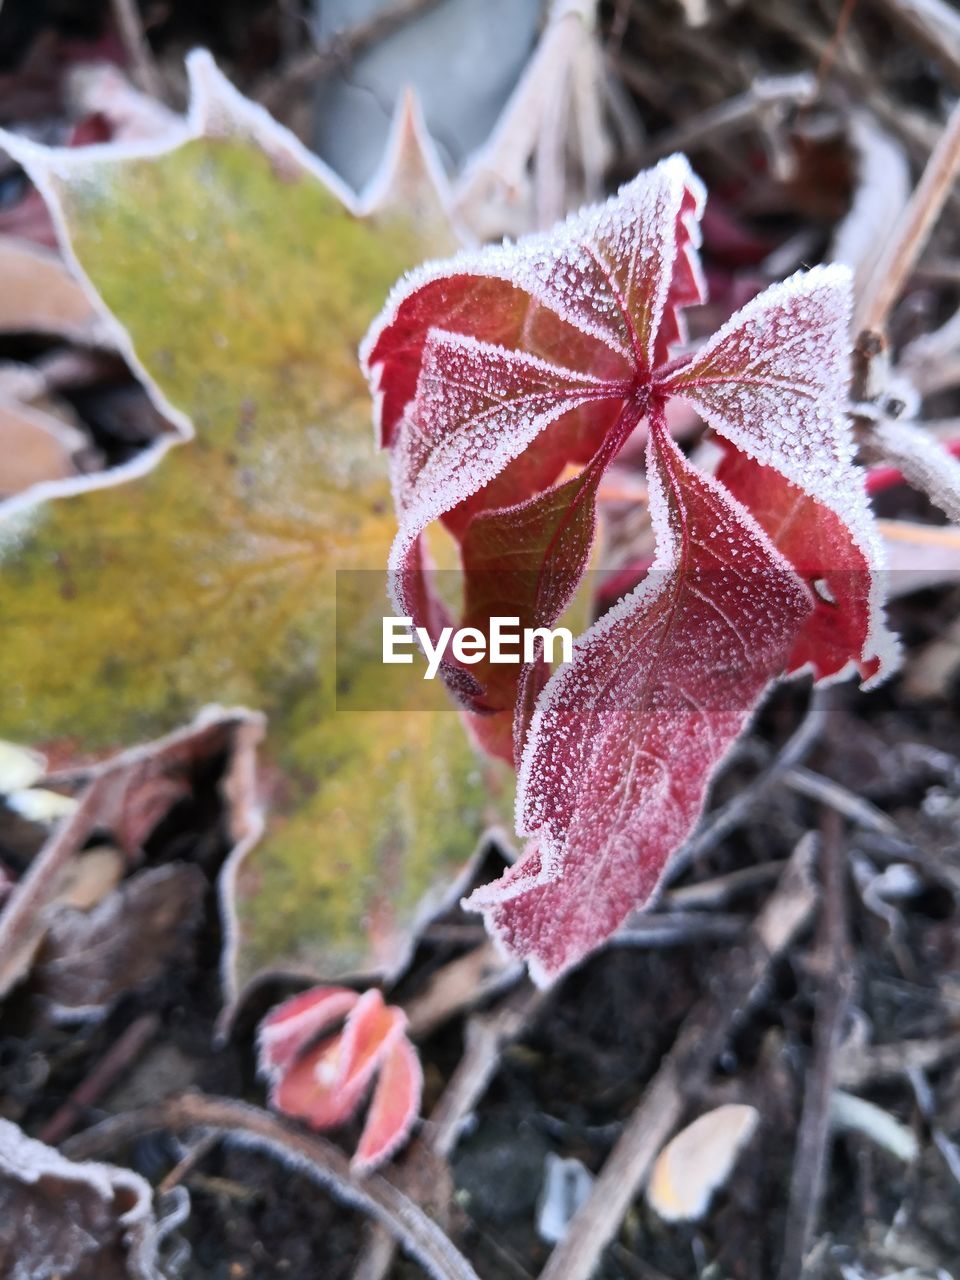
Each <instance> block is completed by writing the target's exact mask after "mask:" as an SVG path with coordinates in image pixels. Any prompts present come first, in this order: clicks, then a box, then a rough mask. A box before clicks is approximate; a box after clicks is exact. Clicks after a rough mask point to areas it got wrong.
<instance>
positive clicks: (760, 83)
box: [643, 72, 817, 164]
mask: <svg viewBox="0 0 960 1280" xmlns="http://www.w3.org/2000/svg"><path fill="white" fill-rule="evenodd" d="M816 92H817V81H816V79H815V78H814V77H813V76H811V75H809V74H808V73H807V72H801V73H800V74H799V75H792V76H770V77H767V78H763V77H758V78H757V79H756V80H755V81H754V82H753V83H752V84H751V85H750V87H749V88H748V89H746V90H745V91H744V92H743V93H738V94H737V95H736V97H734V98H729V99H728V100H727V101H726V102H721V103H718V104H717V105H716V106H713V107H708V108H707V109H706V110H705V111H701V112H699V113H698V114H697V115H695V116H693V117H692V118H691V119H689V120H684V121H682V122H681V123H680V124H678V125H674V126H673V127H672V128H671V129H665V130H664V131H663V132H662V133H659V134H656V135H655V136H654V137H653V138H651V139H650V141H649V143H648V144H647V145H646V146H645V147H644V149H643V159H644V162H645V163H647V164H649V163H651V162H652V161H654V160H658V159H660V157H661V156H668V155H671V154H672V153H673V152H674V151H691V150H696V149H698V148H700V147H703V146H709V145H711V144H713V143H716V142H717V141H719V139H721V138H725V137H728V136H729V135H730V134H731V133H734V132H736V131H737V130H739V129H743V128H744V127H746V126H748V125H751V124H752V123H753V122H754V121H755V120H756V119H757V118H758V117H759V116H762V115H763V113H764V112H766V111H769V110H770V109H771V108H777V107H781V108H782V107H791V106H799V105H802V104H804V103H807V102H811V101H812V100H813V98H814V96H815V95H816Z"/></svg>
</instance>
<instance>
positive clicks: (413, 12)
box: [257, 0, 440, 115]
mask: <svg viewBox="0 0 960 1280" xmlns="http://www.w3.org/2000/svg"><path fill="white" fill-rule="evenodd" d="M439 2H440V0H396V3H395V4H392V5H391V6H390V7H389V8H387V9H381V10H379V11H378V12H376V13H374V14H373V15H372V16H371V17H369V18H367V20H366V21H365V22H358V23H357V24H356V26H353V27H350V29H349V30H347V31H341V32H338V33H337V34H336V35H335V36H332V37H331V38H330V39H329V40H328V41H326V42H325V43H324V44H322V45H320V46H319V47H317V48H315V49H310V50H308V51H307V52H306V53H302V54H300V55H299V56H298V57H296V58H294V59H293V60H292V61H291V62H290V64H289V65H288V66H287V67H285V68H284V69H283V70H282V71H281V72H280V74H279V75H278V76H276V77H272V78H271V79H270V81H269V82H268V83H267V84H266V85H265V87H264V88H263V89H262V90H261V92H260V93H259V94H257V98H258V100H259V101H260V102H261V103H262V104H263V106H265V107H266V108H267V110H268V111H271V112H273V114H274V115H277V114H282V112H283V111H284V110H286V108H287V107H288V106H289V105H290V101H291V99H292V98H295V97H296V95H297V94H298V93H300V92H301V91H302V90H304V89H307V88H309V87H310V85H312V84H314V83H316V81H318V80H320V79H321V78H322V77H323V76H325V75H328V74H329V73H330V72H331V71H332V70H333V69H334V68H335V67H338V66H344V65H347V64H349V63H350V62H352V61H353V60H354V59H355V58H357V57H359V55H360V54H361V53H363V52H364V50H366V49H369V48H370V47H371V45H374V44H376V43H377V42H378V41H379V40H383V39H384V38H385V37H386V36H388V35H390V33H391V32H393V31H395V30H396V29H397V28H398V27H401V26H403V24H404V23H406V22H409V21H410V20H411V19H412V18H415V17H417V16H418V15H419V14H421V13H426V11H427V10H428V9H432V8H434V7H435V6H436V5H437V4H439Z"/></svg>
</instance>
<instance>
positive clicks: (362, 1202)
mask: <svg viewBox="0 0 960 1280" xmlns="http://www.w3.org/2000/svg"><path fill="white" fill-rule="evenodd" d="M156 1129H167V1130H170V1131H171V1132H173V1133H182V1132H183V1131H185V1130H188V1129H206V1130H212V1131H215V1132H217V1133H220V1134H221V1135H222V1136H223V1137H224V1138H225V1139H227V1140H228V1141H230V1142H236V1143H239V1144H241V1145H243V1146H246V1147H251V1148H253V1149H254V1150H258V1151H264V1152H266V1153H267V1154H268V1155H272V1156H275V1157H277V1158H278V1159H280V1160H281V1161H283V1162H284V1163H285V1164H286V1165H287V1166H288V1167H293V1168H295V1169H297V1170H299V1171H300V1172H301V1173H303V1174H305V1175H306V1176H307V1177H309V1178H312V1179H313V1180H314V1181H315V1182H318V1183H320V1184H321V1185H322V1186H324V1187H326V1188H327V1190H329V1191H330V1192H331V1193H332V1194H333V1195H334V1196H336V1197H337V1198H338V1199H339V1200H341V1201H344V1202H345V1203H347V1204H350V1205H352V1206H354V1207H355V1208H357V1209H360V1210H362V1211H363V1212H364V1213H368V1214H369V1215H370V1216H371V1217H372V1218H375V1219H376V1220H377V1221H378V1222H381V1223H383V1225H384V1226H385V1227H386V1228H387V1230H388V1231H390V1233H391V1234H392V1235H393V1236H394V1237H395V1238H396V1239H397V1240H398V1241H399V1243H400V1244H401V1245H402V1246H403V1247H404V1248H405V1249H407V1250H409V1252H410V1253H411V1254H413V1256H414V1257H415V1258H416V1259H417V1260H418V1261H419V1262H420V1263H421V1264H422V1265H423V1267H424V1268H425V1269H426V1270H427V1272H428V1273H429V1274H430V1275H431V1276H435V1277H438V1280H479V1278H478V1276H477V1273H476V1272H475V1271H474V1269H473V1267H471V1265H470V1263H469V1262H467V1260H466V1258H464V1257H463V1255H462V1254H461V1253H459V1252H458V1251H457V1249H456V1248H455V1247H454V1246H453V1244H451V1242H450V1240H449V1239H448V1238H447V1236H445V1235H444V1233H443V1232H442V1231H441V1230H440V1228H439V1227H438V1226H437V1224H436V1223H435V1222H432V1221H431V1220H430V1218H428V1217H427V1215H426V1214H425V1213H424V1212H423V1210H422V1209H419V1208H418V1207H417V1206H416V1205H415V1204H414V1203H413V1201H412V1200H410V1199H409V1197H408V1196H405V1195H404V1194H403V1192H402V1191H398V1190H397V1188H396V1187H394V1186H392V1185H391V1184H390V1183H389V1182H387V1181H386V1179H384V1178H381V1177H379V1176H378V1175H376V1174H374V1175H372V1176H370V1177H367V1178H358V1177H357V1176H356V1175H355V1174H353V1173H352V1172H351V1170H350V1164H349V1161H348V1160H347V1157H346V1156H345V1155H344V1154H343V1152H342V1151H340V1150H339V1149H338V1148H337V1147H335V1146H334V1145H333V1144H332V1143H330V1142H327V1141H326V1140H325V1139H324V1138H321V1137H318V1136H317V1135H316V1134H312V1133H306V1132H304V1131H303V1130H300V1129H295V1128H293V1127H292V1126H290V1125H288V1124H286V1123H284V1122H283V1121H282V1120H278V1119H277V1118H276V1117H275V1116H272V1115H270V1114H269V1113H268V1112H266V1111H262V1110H261V1109H260V1108H259V1107H251V1106H249V1105H248V1104H247V1103H244V1102H234V1101H233V1100H232V1099H230V1098H213V1097H206V1096H204V1095H203V1094H191V1093H188V1094H183V1095H182V1096H180V1097H177V1098H170V1099H169V1100H168V1101H166V1102H162V1103H159V1104H158V1105H157V1106H152V1107H143V1108H141V1109H139V1110H137V1111H125V1112H123V1113H122V1114H121V1115H117V1116H111V1117H110V1119H108V1120H104V1121H102V1122H101V1123H100V1124H98V1125H95V1126H94V1127H93V1128H92V1129H87V1130H86V1131H85V1132H83V1133H80V1134H78V1135H77V1136H76V1137H75V1138H71V1139H70V1140H69V1141H68V1142H67V1143H66V1144H65V1146H64V1152H65V1153H66V1154H68V1155H69V1157H70V1158H71V1159H73V1160H94V1159H98V1158H100V1157H102V1156H104V1155H107V1154H108V1153H109V1152H111V1151H113V1150H114V1149H115V1148H116V1147H118V1146H121V1145H122V1144H123V1143H125V1142H130V1141H132V1140H133V1139H134V1138H139V1137H140V1136H141V1135H142V1134H144V1133H150V1132H152V1131H153V1130H156Z"/></svg>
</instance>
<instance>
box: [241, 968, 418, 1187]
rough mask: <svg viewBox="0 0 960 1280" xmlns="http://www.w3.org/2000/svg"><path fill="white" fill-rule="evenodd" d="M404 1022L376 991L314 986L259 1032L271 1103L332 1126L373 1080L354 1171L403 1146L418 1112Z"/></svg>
mask: <svg viewBox="0 0 960 1280" xmlns="http://www.w3.org/2000/svg"><path fill="white" fill-rule="evenodd" d="M340 1024H342V1026H341V1025H340ZM406 1026H407V1019H406V1015H405V1014H404V1013H403V1011H402V1010H401V1009H397V1008H395V1007H394V1006H392V1005H388V1004H385V1003H384V1000H383V996H382V995H381V994H380V992H379V991H377V990H371V991H367V992H365V993H364V994H363V995H358V994H357V992H356V991H351V990H350V989H349V988H347V987H313V988H312V989H311V990H309V991H304V992H302V993H301V994H300V995H297V996H293V997H292V998H291V999H290V1000H286V1001H284V1003H283V1004H280V1005H277V1007H276V1008H275V1009H274V1010H273V1011H272V1012H271V1013H270V1014H268V1015H267V1017H266V1018H264V1020H263V1022H262V1023H261V1024H260V1029H259V1032H258V1035H257V1045H258V1050H259V1067H260V1074H261V1075H263V1076H265V1077H266V1078H267V1079H268V1080H269V1081H270V1105H271V1106H273V1107H275V1108H276V1109H277V1110H278V1111H282V1112H284V1113H285V1114H286V1115H288V1116H294V1117H296V1118H297V1119H301V1120H306V1122H307V1123H308V1124H309V1125H311V1126H312V1127H313V1128H314V1129H332V1128H335V1127H336V1126H337V1125H341V1124H344V1123H346V1121H348V1120H349V1119H351V1117H352V1116H353V1115H355V1114H356V1112H357V1111H359V1109H360V1107H361V1105H362V1103H363V1101H364V1099H365V1098H366V1096H367V1094H368V1093H369V1092H370V1088H371V1085H373V1097H372V1100H371V1102H370V1107H369V1110H368V1112H367V1118H366V1122H365V1123H364V1126H363V1132H362V1133H361V1135H360V1142H359V1145H358V1146H357V1150H356V1152H355V1154H354V1156H353V1160H352V1161H351V1167H352V1168H353V1170H354V1171H355V1172H357V1173H368V1172H370V1171H371V1170H372V1169H375V1168H376V1167H377V1166H378V1165H380V1164H382V1163H383V1162H384V1161H385V1160H387V1159H389V1158H390V1156H392V1155H393V1153H394V1152H395V1151H396V1150H397V1149H398V1148H399V1147H400V1146H401V1145H402V1143H403V1142H404V1141H405V1140H406V1138H407V1137H408V1135H409V1133H410V1129H411V1127H412V1126H413V1123H414V1121H415V1120H416V1118H417V1115H418V1114H419V1111H420V1095H421V1092H422V1088H423V1073H422V1071H421V1069H420V1060H419V1058H418V1057H417V1052H416V1050H415V1049H414V1047H413V1045H412V1044H411V1043H410V1041H409V1039H408V1038H407V1034H406ZM338 1027H339V1029H338V1030H334V1028H338ZM326 1033H331V1034H326ZM374 1080H376V1084H375V1085H374V1084H373V1082H374Z"/></svg>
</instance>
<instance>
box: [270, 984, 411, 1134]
mask: <svg viewBox="0 0 960 1280" xmlns="http://www.w3.org/2000/svg"><path fill="white" fill-rule="evenodd" d="M405 1025H406V1017H405V1016H404V1014H403V1012H402V1010H400V1009H396V1008H394V1007H393V1006H391V1005H385V1004H384V1003H383V996H382V995H381V994H380V992H379V991H377V990H372V991H367V992H365V993H364V994H363V995H362V996H361V997H360V999H359V1000H358V1001H357V1002H356V1004H355V1005H354V1007H353V1010H352V1011H351V1013H350V1015H349V1016H348V1018H347V1021H346V1024H345V1026H344V1029H343V1031H342V1032H341V1034H340V1035H338V1036H334V1037H332V1038H331V1039H329V1040H326V1041H324V1042H323V1043H321V1044H319V1045H317V1047H316V1048H314V1049H311V1050H308V1051H307V1052H306V1053H304V1054H303V1055H302V1056H301V1057H299V1058H297V1060H296V1061H295V1062H294V1063H293V1064H292V1065H291V1066H290V1067H288V1068H287V1069H286V1070H285V1071H284V1072H283V1073H282V1075H281V1076H280V1078H279V1079H278V1080H277V1082H276V1084H275V1085H274V1088H273V1089H272V1091H271V1094H270V1101H271V1103H272V1104H273V1105H274V1106H275V1107H276V1108H277V1109H278V1110H279V1111H283V1112H285V1113H286V1114H287V1115H289V1116H297V1117H299V1118H300V1119H303V1120H306V1121H308V1123H310V1124H311V1125H313V1126H314V1128H316V1129H330V1128H333V1127H334V1126H335V1125H338V1124H343V1123H344V1121H346V1120H348V1119H349V1118H350V1116H352V1115H353V1113H354V1112H355V1111H356V1110H357V1108H358V1107H359V1106H360V1103H361V1102H362V1101H363V1099H364V1096H365V1095H366V1092H367V1089H368V1088H369V1086H370V1081H371V1080H372V1079H373V1076H374V1074H375V1073H376V1070H377V1068H378V1066H379V1065H380V1062H381V1061H382V1059H383V1057H384V1055H385V1054H386V1052H387V1050H388V1049H389V1048H390V1045H391V1044H392V1042H393V1040H394V1038H395V1037H396V1036H397V1035H400V1034H402V1033H403V1028H404V1027H405Z"/></svg>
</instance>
